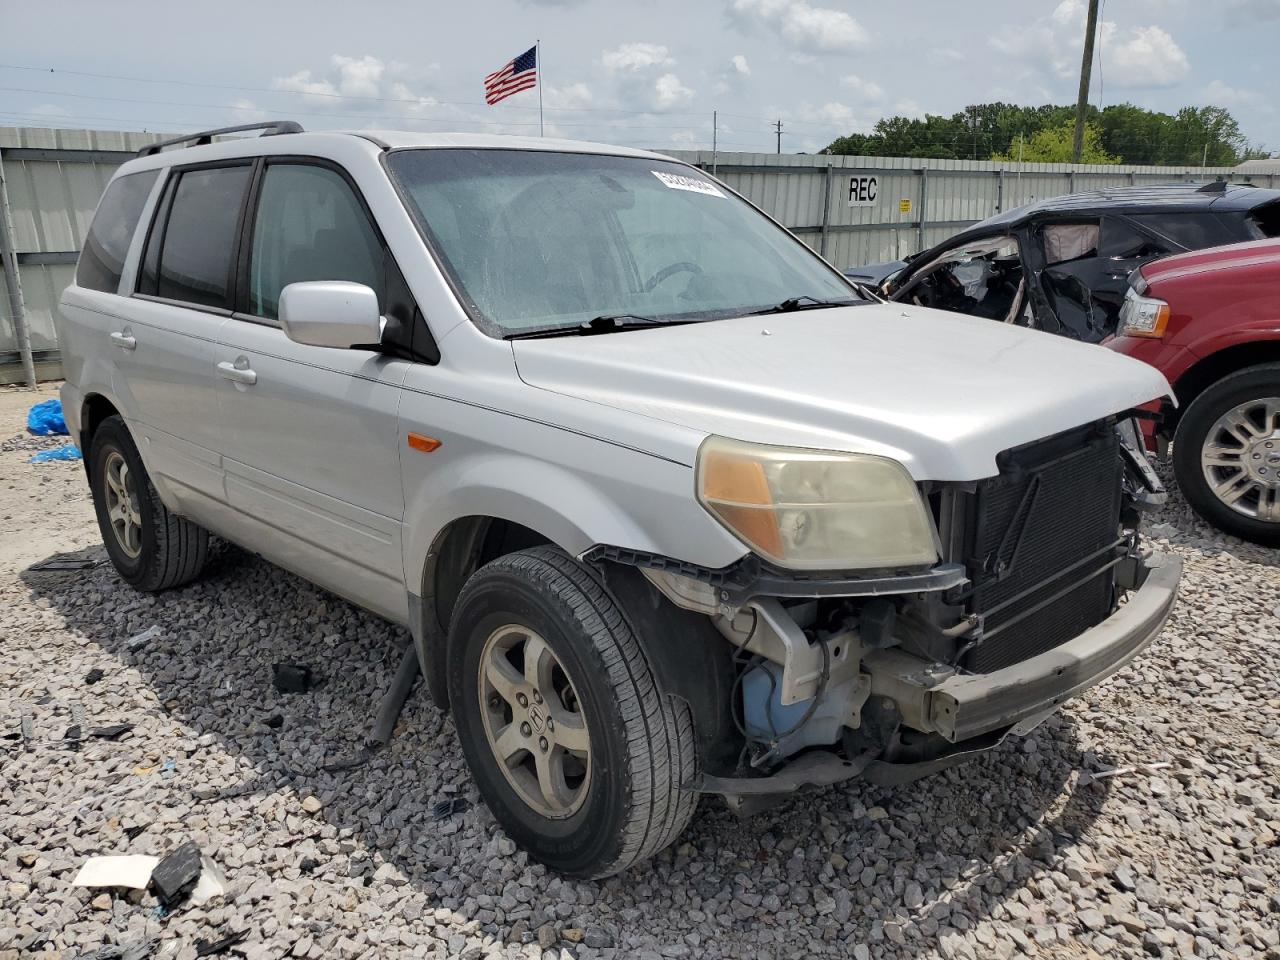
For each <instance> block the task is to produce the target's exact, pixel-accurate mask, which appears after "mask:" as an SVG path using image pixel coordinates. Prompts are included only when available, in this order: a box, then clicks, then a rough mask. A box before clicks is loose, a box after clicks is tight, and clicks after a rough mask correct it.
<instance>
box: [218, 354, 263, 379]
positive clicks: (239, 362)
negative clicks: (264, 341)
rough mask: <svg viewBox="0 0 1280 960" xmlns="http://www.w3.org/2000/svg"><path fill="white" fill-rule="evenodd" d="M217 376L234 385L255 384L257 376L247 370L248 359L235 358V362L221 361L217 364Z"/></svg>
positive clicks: (254, 372)
mask: <svg viewBox="0 0 1280 960" xmlns="http://www.w3.org/2000/svg"><path fill="white" fill-rule="evenodd" d="M218 375H219V376H221V377H223V378H225V379H227V380H231V381H233V382H235V383H245V384H249V385H252V384H255V383H257V382H258V374H257V372H256V371H254V370H251V369H250V368H249V358H248V357H236V362H235V363H231V362H230V361H227V360H223V361H222V362H221V363H219V364H218Z"/></svg>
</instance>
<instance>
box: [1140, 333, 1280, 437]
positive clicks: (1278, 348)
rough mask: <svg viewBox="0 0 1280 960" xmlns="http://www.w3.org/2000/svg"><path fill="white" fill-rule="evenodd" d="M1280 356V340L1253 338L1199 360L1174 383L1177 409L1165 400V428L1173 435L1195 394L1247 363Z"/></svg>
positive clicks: (1268, 361)
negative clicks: (1248, 341) (1250, 340)
mask: <svg viewBox="0 0 1280 960" xmlns="http://www.w3.org/2000/svg"><path fill="white" fill-rule="evenodd" d="M1278 360H1280V340H1254V341H1252V342H1250V343H1240V344H1236V345H1235V346H1232V347H1226V348H1225V349H1223V350H1219V351H1218V352H1217V353H1211V354H1209V356H1207V357H1205V358H1203V359H1202V360H1198V361H1197V362H1196V363H1195V365H1194V366H1192V367H1190V368H1189V369H1188V370H1187V371H1186V372H1185V373H1184V374H1183V375H1182V376H1180V377H1179V378H1178V382H1177V383H1175V384H1174V385H1173V392H1174V394H1175V395H1176V396H1177V398H1178V408H1177V409H1176V410H1175V409H1174V408H1173V406H1172V405H1171V404H1169V403H1165V404H1164V422H1163V424H1162V427H1161V430H1162V432H1163V433H1165V434H1167V435H1168V436H1173V433H1174V431H1175V430H1176V429H1177V428H1178V421H1179V420H1181V419H1182V415H1183V414H1184V413H1186V411H1187V407H1189V406H1191V404H1192V403H1193V402H1195V399H1196V397H1198V396H1200V394H1202V393H1204V392H1205V391H1206V390H1208V389H1209V388H1210V387H1211V386H1213V385H1214V384H1215V383H1217V382H1218V381H1219V380H1221V379H1222V378H1223V377H1225V376H1227V375H1229V374H1232V373H1236V372H1237V371H1240V370H1244V369H1245V368H1247V367H1256V366H1258V365H1259V364H1263V363H1274V362H1276V361H1278Z"/></svg>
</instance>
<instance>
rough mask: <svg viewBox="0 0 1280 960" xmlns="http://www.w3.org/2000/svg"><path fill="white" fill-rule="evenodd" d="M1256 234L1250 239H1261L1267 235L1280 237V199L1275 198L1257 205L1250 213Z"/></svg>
mask: <svg viewBox="0 0 1280 960" xmlns="http://www.w3.org/2000/svg"><path fill="white" fill-rule="evenodd" d="M1249 219H1250V221H1251V223H1252V226H1253V229H1254V231H1256V233H1255V235H1254V236H1253V237H1251V238H1250V239H1256V240H1261V239H1264V238H1266V237H1280V200H1273V201H1271V202H1270V203H1264V204H1263V205H1262V206H1260V207H1255V208H1254V209H1253V210H1251V211H1250V213H1249Z"/></svg>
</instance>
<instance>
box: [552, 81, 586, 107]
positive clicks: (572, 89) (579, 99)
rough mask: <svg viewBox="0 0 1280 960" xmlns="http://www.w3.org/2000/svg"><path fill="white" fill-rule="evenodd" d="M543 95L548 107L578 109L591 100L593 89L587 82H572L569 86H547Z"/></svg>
mask: <svg viewBox="0 0 1280 960" xmlns="http://www.w3.org/2000/svg"><path fill="white" fill-rule="evenodd" d="M542 96H543V98H544V100H545V102H546V105H547V106H548V107H553V108H555V109H557V110H576V109H579V108H581V107H585V106H586V105H587V104H589V103H590V102H591V90H590V88H589V87H588V86H587V85H586V84H585V83H572V84H570V85H569V86H567V87H545V88H544V89H543V91H542Z"/></svg>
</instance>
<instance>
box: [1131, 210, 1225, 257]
mask: <svg viewBox="0 0 1280 960" xmlns="http://www.w3.org/2000/svg"><path fill="white" fill-rule="evenodd" d="M1133 219H1135V220H1137V221H1138V222H1139V223H1140V224H1142V225H1143V226H1144V227H1149V228H1150V229H1152V230H1154V231H1155V232H1156V233H1158V234H1161V235H1162V236H1165V237H1168V238H1169V239H1170V240H1172V241H1173V242H1174V243H1177V244H1179V245H1181V246H1183V247H1186V248H1187V249H1188V250H1203V249H1204V248H1205V247H1216V246H1219V245H1220V244H1223V243H1238V242H1239V241H1241V240H1247V239H1249V238H1248V237H1247V236H1245V235H1244V234H1243V233H1242V232H1240V231H1239V228H1237V230H1236V231H1233V230H1232V229H1231V228H1230V227H1229V226H1228V225H1227V224H1225V223H1223V222H1222V221H1221V220H1219V219H1218V217H1217V216H1215V215H1214V214H1212V213H1140V214H1134V217H1133Z"/></svg>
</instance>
